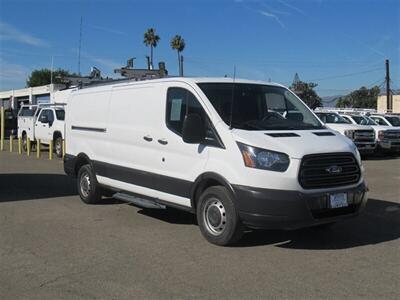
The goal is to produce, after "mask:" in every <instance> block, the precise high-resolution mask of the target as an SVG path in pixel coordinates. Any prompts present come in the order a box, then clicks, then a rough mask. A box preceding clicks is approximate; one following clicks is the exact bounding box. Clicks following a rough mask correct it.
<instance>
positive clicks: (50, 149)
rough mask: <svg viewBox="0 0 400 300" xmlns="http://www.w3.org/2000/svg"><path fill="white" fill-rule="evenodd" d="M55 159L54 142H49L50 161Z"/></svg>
mask: <svg viewBox="0 0 400 300" xmlns="http://www.w3.org/2000/svg"><path fill="white" fill-rule="evenodd" d="M52 159H53V140H50V142H49V160H52Z"/></svg>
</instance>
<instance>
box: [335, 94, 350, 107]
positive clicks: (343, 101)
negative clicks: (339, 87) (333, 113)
mask: <svg viewBox="0 0 400 300" xmlns="http://www.w3.org/2000/svg"><path fill="white" fill-rule="evenodd" d="M336 107H340V108H346V107H351V102H350V99H349V98H348V97H347V96H344V97H340V98H339V99H338V101H337V102H336Z"/></svg>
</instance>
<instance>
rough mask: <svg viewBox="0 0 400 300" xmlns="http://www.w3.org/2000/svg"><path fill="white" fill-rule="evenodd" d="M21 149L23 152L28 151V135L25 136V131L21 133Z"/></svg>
mask: <svg viewBox="0 0 400 300" xmlns="http://www.w3.org/2000/svg"><path fill="white" fill-rule="evenodd" d="M22 150H23V151H24V152H28V137H27V135H26V133H24V134H23V135H22ZM29 150H32V142H31V149H29Z"/></svg>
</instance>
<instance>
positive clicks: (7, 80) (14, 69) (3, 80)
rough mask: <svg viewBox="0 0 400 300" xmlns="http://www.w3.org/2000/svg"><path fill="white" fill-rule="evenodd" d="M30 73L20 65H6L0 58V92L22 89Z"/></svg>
mask: <svg viewBox="0 0 400 300" xmlns="http://www.w3.org/2000/svg"><path fill="white" fill-rule="evenodd" d="M0 55H1V53H0ZM30 72H31V70H30V69H28V68H26V67H24V66H22V65H18V64H12V63H8V62H6V61H4V60H3V59H1V58H0V90H6V89H12V88H22V87H24V86H25V80H26V79H27V78H28V76H29V74H30Z"/></svg>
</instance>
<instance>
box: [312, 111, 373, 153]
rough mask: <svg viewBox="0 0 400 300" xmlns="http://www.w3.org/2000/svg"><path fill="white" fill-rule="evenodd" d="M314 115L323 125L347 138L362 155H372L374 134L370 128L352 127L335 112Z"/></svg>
mask: <svg viewBox="0 0 400 300" xmlns="http://www.w3.org/2000/svg"><path fill="white" fill-rule="evenodd" d="M315 114H316V115H317V116H318V117H319V118H320V119H321V121H322V122H323V123H325V125H326V126H327V127H329V128H331V129H333V130H336V131H338V132H340V133H341V134H343V135H345V136H347V137H348V138H349V139H350V140H352V141H353V143H354V144H355V145H356V146H357V149H358V151H360V153H363V154H372V153H373V152H375V149H376V146H377V144H376V141H375V132H374V130H373V129H372V128H371V127H370V126H362V125H354V124H351V123H350V121H347V120H345V119H344V118H343V117H342V116H340V115H339V114H338V113H336V112H322V111H321V112H320V111H316V112H315Z"/></svg>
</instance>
